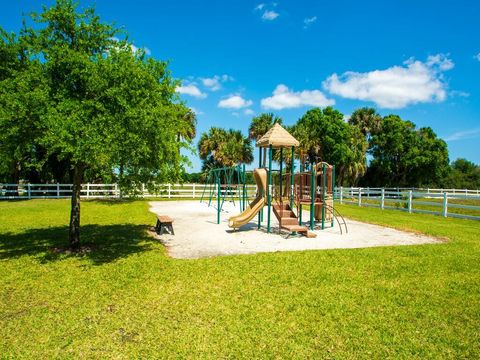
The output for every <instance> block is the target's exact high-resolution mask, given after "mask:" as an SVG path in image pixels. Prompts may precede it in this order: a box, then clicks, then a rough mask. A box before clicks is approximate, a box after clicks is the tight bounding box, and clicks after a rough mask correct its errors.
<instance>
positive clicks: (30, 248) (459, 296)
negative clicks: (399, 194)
mask: <svg viewBox="0 0 480 360" xmlns="http://www.w3.org/2000/svg"><path fill="white" fill-rule="evenodd" d="M338 208H339V209H340V210H341V211H342V213H343V214H344V215H346V216H348V217H350V218H352V219H357V220H364V221H369V222H373V223H376V224H381V225H388V226H392V227H396V228H399V229H405V230H412V231H416V232H422V233H425V234H428V235H433V236H438V237H442V238H445V239H448V241H446V242H445V243H443V244H436V245H421V246H403V247H384V248H368V249H352V250H328V251H309V252H291V253H269V254H257V255H248V256H231V257H219V258H210V259H201V260H175V259H171V258H169V257H168V256H167V255H166V252H165V250H164V248H163V247H162V246H161V245H160V244H159V243H157V242H156V241H153V240H152V239H151V238H150V237H148V235H147V234H146V227H147V225H148V224H150V225H153V222H154V216H153V215H152V214H150V213H149V212H148V204H147V202H144V201H132V202H124V203H118V202H108V201H105V202H102V201H87V202H83V204H82V211H83V213H82V236H83V238H82V239H83V241H84V243H88V244H89V245H91V246H92V248H93V249H94V250H93V251H91V252H86V253H84V254H83V255H76V254H63V253H57V252H54V251H52V250H51V249H52V248H56V247H64V246H66V242H65V240H66V238H67V230H68V229H67V224H68V209H69V202H68V201H66V200H31V201H21V202H0V358H1V359H3V358H5V359H7V358H28V359H31V358H42V359H43V358H61V359H65V358H87V357H88V358H279V357H286V358H301V359H303V358H334V359H345V358H369V359H370V358H381V359H383V358H408V359H410V358H451V359H454V358H455V359H458V358H472V359H474V358H480V261H479V259H480V236H479V230H480V223H479V222H475V221H469V220H459V219H451V218H447V219H443V218H441V217H434V216H429V215H418V214H406V213H403V212H398V211H384V212H382V211H381V210H379V209H372V208H358V207H356V206H345V205H344V206H339V207H338ZM225 241H228V236H227V235H226V239H225ZM318 241H321V236H320V237H319V238H318Z"/></svg>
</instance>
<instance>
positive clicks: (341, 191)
mask: <svg viewBox="0 0 480 360" xmlns="http://www.w3.org/2000/svg"><path fill="white" fill-rule="evenodd" d="M340 204H343V186H340Z"/></svg>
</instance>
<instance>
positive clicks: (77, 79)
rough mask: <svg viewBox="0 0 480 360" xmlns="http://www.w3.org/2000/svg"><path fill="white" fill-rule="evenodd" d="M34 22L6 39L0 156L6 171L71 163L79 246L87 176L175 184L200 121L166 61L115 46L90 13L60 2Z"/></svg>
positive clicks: (114, 36) (128, 185) (0, 45)
mask: <svg viewBox="0 0 480 360" xmlns="http://www.w3.org/2000/svg"><path fill="white" fill-rule="evenodd" d="M31 18H32V20H33V22H34V24H33V25H32V26H27V25H25V26H24V28H23V29H22V31H21V32H20V34H19V35H18V36H17V35H14V34H7V33H5V32H4V31H2V32H1V39H0V57H1V58H2V60H3V59H5V61H2V65H1V68H0V76H1V77H0V94H1V95H2V96H1V105H2V106H1V108H2V110H1V112H0V134H2V135H1V136H2V142H1V144H2V146H1V148H0V152H1V154H2V155H0V156H1V157H2V158H7V159H10V162H9V163H8V164H7V165H6V166H7V167H10V168H15V167H16V168H17V169H20V168H22V167H37V168H45V166H44V165H45V164H46V163H47V162H48V161H49V160H50V161H51V159H54V161H57V162H64V164H66V165H67V166H68V169H69V171H71V173H72V180H73V196H72V212H71V223H70V241H71V244H72V245H73V246H77V245H78V243H79V224H80V203H79V194H80V190H81V183H82V181H83V179H84V176H85V175H86V174H88V173H90V174H95V173H96V174H98V173H110V174H115V173H118V174H119V175H120V181H121V184H122V186H123V187H125V189H126V190H128V189H133V188H135V186H136V185H137V184H139V183H146V184H147V186H152V187H153V186H154V184H156V183H158V182H163V181H170V180H176V179H178V178H179V177H180V175H181V172H182V170H183V169H182V165H183V163H184V160H185V159H183V158H182V157H181V155H180V149H181V148H182V147H186V146H188V143H189V142H190V141H191V140H192V138H193V136H194V134H195V130H194V127H195V121H194V119H193V120H192V116H191V114H189V112H190V110H189V109H188V108H186V107H185V106H184V105H182V104H181V103H180V102H179V99H178V95H177V94H176V93H175V87H176V86H177V82H176V81H174V80H173V79H172V77H171V75H170V72H169V70H168V68H167V63H166V62H164V61H158V60H155V59H153V58H150V57H147V56H146V54H145V52H144V51H142V50H133V47H132V46H131V44H130V43H129V42H128V41H127V40H126V37H125V36H124V39H123V40H119V38H118V37H119V36H121V35H124V34H122V32H121V31H120V30H119V29H117V28H115V27H114V26H113V25H111V24H107V23H103V22H102V21H101V20H100V18H99V16H98V15H96V13H95V11H94V9H93V8H88V9H86V10H84V11H82V12H79V11H77V8H76V5H75V4H74V3H73V2H72V1H71V0H58V1H57V2H56V3H55V4H54V5H53V6H52V7H50V8H46V7H45V8H44V10H43V12H42V13H39V14H32V16H31ZM192 128H193V129H192ZM13 173H14V172H13ZM13 180H14V179H13Z"/></svg>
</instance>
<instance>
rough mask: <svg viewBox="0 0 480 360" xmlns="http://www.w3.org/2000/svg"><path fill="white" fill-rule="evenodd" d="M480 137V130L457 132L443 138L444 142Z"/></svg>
mask: <svg viewBox="0 0 480 360" xmlns="http://www.w3.org/2000/svg"><path fill="white" fill-rule="evenodd" d="M479 136H480V128H476V129H471V130H464V131H458V132H455V133H453V134H451V135H448V136H446V137H445V141H455V140H463V139H472V138H477V137H479Z"/></svg>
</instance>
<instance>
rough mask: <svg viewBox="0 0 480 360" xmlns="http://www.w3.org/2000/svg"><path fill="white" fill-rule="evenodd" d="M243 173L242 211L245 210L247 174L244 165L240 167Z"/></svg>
mask: <svg viewBox="0 0 480 360" xmlns="http://www.w3.org/2000/svg"><path fill="white" fill-rule="evenodd" d="M242 173H243V179H242V180H243V211H245V209H246V208H247V174H246V171H245V164H243V165H242Z"/></svg>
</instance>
